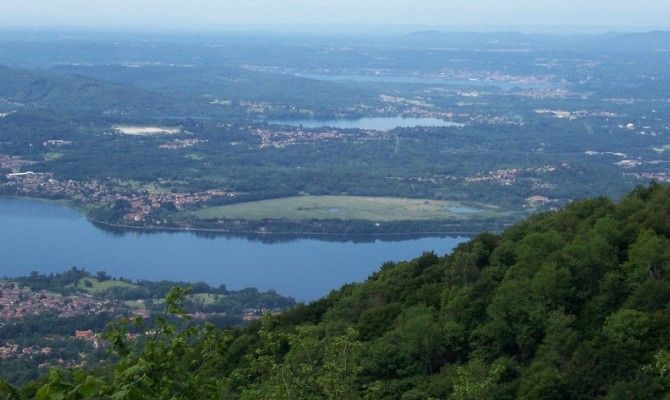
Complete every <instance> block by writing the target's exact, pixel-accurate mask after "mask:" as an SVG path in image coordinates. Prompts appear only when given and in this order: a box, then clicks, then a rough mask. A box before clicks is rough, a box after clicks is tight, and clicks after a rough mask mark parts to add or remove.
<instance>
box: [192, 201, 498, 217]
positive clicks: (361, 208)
mask: <svg viewBox="0 0 670 400" xmlns="http://www.w3.org/2000/svg"><path fill="white" fill-rule="evenodd" d="M190 214H191V215H194V216H195V217H197V218H202V219H213V218H226V219H245V220H261V219H287V220H309V219H343V220H354V219H356V220H369V221H403V220H431V219H469V218H481V217H497V216H503V215H504V213H503V212H501V211H499V210H498V209H497V208H496V207H494V206H490V205H484V204H464V203H461V202H458V201H444V200H428V199H405V198H394V197H359V196H298V197H286V198H281V199H272V200H261V201H252V202H246V203H238V204H229V205H223V206H217V207H208V208H204V209H201V210H197V211H193V212H191V213H190Z"/></svg>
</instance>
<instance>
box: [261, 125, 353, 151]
mask: <svg viewBox="0 0 670 400" xmlns="http://www.w3.org/2000/svg"><path fill="white" fill-rule="evenodd" d="M251 134H252V135H255V136H258V137H259V138H260V139H261V144H260V147H261V148H265V147H276V148H283V147H286V146H291V145H294V144H298V143H307V142H318V141H323V140H342V139H344V138H345V137H346V135H345V134H344V133H343V132H341V131H337V130H323V131H318V132H314V131H305V130H303V129H300V128H298V129H295V130H271V129H266V128H256V129H254V130H252V131H251Z"/></svg>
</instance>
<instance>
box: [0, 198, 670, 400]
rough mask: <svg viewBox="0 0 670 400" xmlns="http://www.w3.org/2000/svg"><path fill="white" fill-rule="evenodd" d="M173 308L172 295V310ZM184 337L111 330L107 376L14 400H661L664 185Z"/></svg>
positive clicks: (666, 274)
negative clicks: (239, 326) (229, 327)
mask: <svg viewBox="0 0 670 400" xmlns="http://www.w3.org/2000/svg"><path fill="white" fill-rule="evenodd" d="M180 298H181V292H180V291H176V292H173V293H172V294H171V296H170V297H169V298H168V305H169V307H170V308H171V309H172V310H173V311H174V312H177V313H179V312H180V311H179V308H178V307H177V305H178V303H179V300H180ZM173 329H176V331H173ZM180 329H181V328H179V327H177V328H174V326H173V325H171V324H170V323H168V322H165V323H164V324H163V326H162V327H160V328H159V331H160V332H159V334H158V335H156V336H154V337H153V338H152V339H150V340H148V341H147V343H146V345H145V346H144V347H142V348H141V349H138V350H133V349H132V348H133V345H132V343H130V344H129V343H126V342H125V340H123V337H124V335H123V330H122V329H116V330H113V331H112V334H111V335H110V336H109V339H110V341H111V342H112V343H114V345H115V348H116V349H117V351H119V352H120V354H121V356H122V357H121V360H120V362H119V364H118V365H117V366H116V367H115V368H114V369H113V370H101V371H96V372H94V374H95V375H93V376H89V377H87V373H84V372H81V371H74V372H72V371H58V370H52V371H51V373H50V377H49V379H48V380H47V379H45V380H44V381H42V382H38V383H36V384H34V385H31V386H28V387H26V388H23V389H21V390H19V391H18V392H14V393H13V395H14V396H15V398H20V397H21V396H24V397H31V396H37V397H39V398H45V399H46V398H84V397H94V396H98V397H100V398H109V397H110V396H111V398H118V399H131V398H132V399H143V398H177V399H181V398H193V399H206V398H218V399H221V398H224V399H404V400H408V399H430V398H433V399H513V398H522V399H590V398H606V399H661V398H669V397H668V396H669V393H670V187H667V186H660V185H652V186H650V187H649V188H640V189H637V190H635V191H634V192H632V193H631V194H630V195H628V196H627V197H626V198H624V199H622V200H621V201H620V202H618V203H613V202H611V201H610V200H607V199H605V198H597V199H593V200H586V201H580V202H575V203H572V204H570V205H568V206H567V207H565V208H564V209H563V210H561V211H558V212H551V213H547V214H541V215H537V216H534V217H532V218H530V219H528V220H526V221H525V222H522V223H520V224H517V225H515V226H513V227H511V228H509V229H508V230H507V231H506V232H504V233H503V234H502V235H493V234H482V235H480V236H478V237H476V238H475V239H473V240H471V241H470V242H468V243H466V244H463V245H461V246H459V247H458V248H457V249H456V250H455V251H454V253H453V254H452V255H449V256H446V257H439V256H436V255H434V254H424V255H422V256H421V257H419V258H417V259H415V260H412V261H409V262H402V263H397V264H390V263H389V264H386V265H384V266H383V267H382V268H381V270H380V271H379V272H377V273H376V274H374V275H373V276H372V277H370V279H368V281H366V282H365V283H361V284H354V285H348V286H345V287H343V288H341V289H340V290H338V291H336V292H333V293H331V294H330V295H329V296H328V297H326V298H324V299H322V300H320V301H317V302H315V303H313V304H310V305H304V306H299V307H296V308H294V309H293V310H292V311H289V312H287V313H284V314H280V315H277V316H269V315H268V316H266V317H265V318H264V319H263V321H262V322H261V323H259V324H257V325H252V326H250V327H248V328H246V329H244V330H235V331H223V330H217V329H214V328H210V327H204V328H197V329H196V328H192V329H189V330H180ZM37 388H39V390H38V389H37ZM6 390H7V391H8V392H9V391H11V390H10V389H9V388H7V389H6ZM58 393H62V394H64V395H65V397H49V396H55V395H57V394H58Z"/></svg>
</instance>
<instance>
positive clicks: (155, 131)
mask: <svg viewBox="0 0 670 400" xmlns="http://www.w3.org/2000/svg"><path fill="white" fill-rule="evenodd" d="M112 129H113V130H115V131H116V132H119V133H121V134H123V135H132V136H151V135H176V134H177V133H179V132H181V128H173V127H163V126H137V125H113V126H112Z"/></svg>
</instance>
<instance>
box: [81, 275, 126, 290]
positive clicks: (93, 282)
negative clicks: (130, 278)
mask: <svg viewBox="0 0 670 400" xmlns="http://www.w3.org/2000/svg"><path fill="white" fill-rule="evenodd" d="M114 287H122V288H136V287H137V286H135V285H133V284H131V283H128V282H124V281H115V280H107V281H102V282H101V281H99V280H97V279H94V278H81V279H80V280H79V282H78V283H77V285H76V288H77V289H83V290H85V291H87V292H91V293H104V292H106V291H108V290H109V289H111V288H114Z"/></svg>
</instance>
